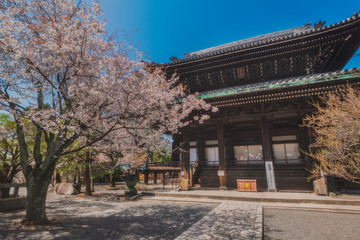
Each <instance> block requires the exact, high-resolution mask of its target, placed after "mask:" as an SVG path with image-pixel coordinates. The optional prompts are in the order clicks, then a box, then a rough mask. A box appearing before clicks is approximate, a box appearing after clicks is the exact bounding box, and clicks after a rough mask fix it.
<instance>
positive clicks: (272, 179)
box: [265, 161, 276, 191]
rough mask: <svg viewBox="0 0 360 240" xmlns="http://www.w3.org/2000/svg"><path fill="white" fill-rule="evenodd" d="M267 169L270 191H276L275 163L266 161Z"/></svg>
mask: <svg viewBox="0 0 360 240" xmlns="http://www.w3.org/2000/svg"><path fill="white" fill-rule="evenodd" d="M265 168H266V180H267V184H268V191H276V186H275V175H274V167H273V162H272V161H265Z"/></svg>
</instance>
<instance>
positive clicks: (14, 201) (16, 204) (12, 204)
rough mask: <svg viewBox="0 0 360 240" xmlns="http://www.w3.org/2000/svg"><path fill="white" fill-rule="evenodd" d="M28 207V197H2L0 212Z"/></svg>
mask: <svg viewBox="0 0 360 240" xmlns="http://www.w3.org/2000/svg"><path fill="white" fill-rule="evenodd" d="M19 209H26V197H10V198H4V199H0V212H5V211H12V210H19Z"/></svg>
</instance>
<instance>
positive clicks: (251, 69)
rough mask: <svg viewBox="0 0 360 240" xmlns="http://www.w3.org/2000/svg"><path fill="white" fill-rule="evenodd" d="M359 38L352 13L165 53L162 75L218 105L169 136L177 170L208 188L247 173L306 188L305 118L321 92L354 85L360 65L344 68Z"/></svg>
mask: <svg viewBox="0 0 360 240" xmlns="http://www.w3.org/2000/svg"><path fill="white" fill-rule="evenodd" d="M359 45H360V13H359V12H357V13H355V14H354V15H352V16H351V17H349V18H348V19H346V20H344V21H342V22H339V23H336V24H333V25H329V26H325V23H324V22H319V23H316V24H306V25H304V26H300V27H295V28H291V29H288V30H283V31H279V32H275V33H270V34H265V35H261V36H257V37H253V38H249V39H244V40H240V41H235V42H232V43H228V44H224V45H220V46H216V47H212V48H208V49H204V50H201V51H197V52H192V53H189V54H186V56H185V57H184V58H182V59H178V58H175V57H173V58H171V62H170V63H167V64H163V66H164V68H165V69H166V71H167V74H168V75H169V76H170V75H172V74H173V73H177V74H178V75H179V77H180V78H179V81H180V83H182V84H184V85H186V86H187V91H188V93H189V94H195V93H198V97H199V98H201V99H203V100H205V101H206V102H208V103H210V104H212V105H213V106H216V107H218V108H219V111H218V112H216V113H211V118H210V119H209V120H207V121H205V122H204V123H203V124H191V125H189V126H188V127H186V128H184V129H181V133H180V134H178V135H175V136H173V138H174V146H180V147H181V148H182V149H185V150H186V152H183V153H174V154H173V160H174V161H181V162H182V167H183V172H182V174H183V177H184V178H187V179H190V176H191V181H193V182H196V183H198V184H200V186H201V187H210V188H218V187H220V188H223V189H226V188H236V187H237V185H236V184H237V179H253V180H256V183H257V188H258V189H259V190H312V183H311V181H310V182H309V181H308V180H307V178H308V176H309V172H308V170H311V168H312V166H313V160H312V159H310V158H309V157H308V156H307V155H306V152H308V150H309V146H310V145H311V144H312V143H313V142H314V134H313V131H312V129H309V128H307V127H305V126H302V124H303V119H304V117H305V116H306V115H307V114H310V113H312V112H314V107H313V105H312V102H314V101H316V100H317V99H318V98H319V96H321V95H324V94H325V93H327V92H332V91H335V90H336V89H337V88H339V87H342V86H345V85H347V84H350V85H353V86H358V85H359V84H360V68H358V69H352V70H343V71H342V69H343V68H344V66H345V65H346V64H347V62H348V61H349V60H350V58H351V57H352V56H353V55H354V53H355V52H356V51H357V49H358V48H359ZM190 172H191V173H190Z"/></svg>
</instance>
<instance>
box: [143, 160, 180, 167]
mask: <svg viewBox="0 0 360 240" xmlns="http://www.w3.org/2000/svg"><path fill="white" fill-rule="evenodd" d="M146 167H147V168H148V167H180V161H170V162H149V163H147V164H146Z"/></svg>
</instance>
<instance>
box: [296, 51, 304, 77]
mask: <svg viewBox="0 0 360 240" xmlns="http://www.w3.org/2000/svg"><path fill="white" fill-rule="evenodd" d="M294 71H295V72H296V73H305V58H304V56H300V55H299V56H296V57H295V61H294Z"/></svg>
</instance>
